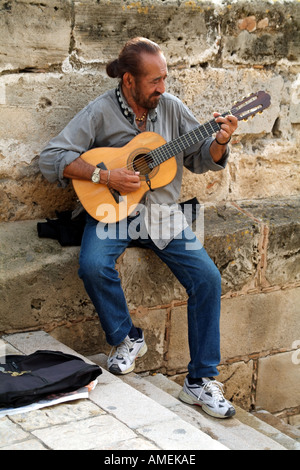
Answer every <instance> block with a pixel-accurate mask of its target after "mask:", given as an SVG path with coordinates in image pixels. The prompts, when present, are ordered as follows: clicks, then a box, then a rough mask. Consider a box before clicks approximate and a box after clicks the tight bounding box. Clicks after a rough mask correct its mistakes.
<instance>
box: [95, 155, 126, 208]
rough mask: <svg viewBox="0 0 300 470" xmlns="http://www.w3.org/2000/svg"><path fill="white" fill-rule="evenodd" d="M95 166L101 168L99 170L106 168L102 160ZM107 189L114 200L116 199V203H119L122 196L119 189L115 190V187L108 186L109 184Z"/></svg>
mask: <svg viewBox="0 0 300 470" xmlns="http://www.w3.org/2000/svg"><path fill="white" fill-rule="evenodd" d="M97 167H98V168H101V170H107V167H106V165H105V164H104V163H103V162H101V163H98V165H97ZM108 190H109V192H110V193H111V195H112V197H113V198H114V200H115V201H116V203H117V204H120V202H122V201H123V197H122V196H121V194H120V193H119V191H117V190H116V189H113V188H110V187H109V186H108Z"/></svg>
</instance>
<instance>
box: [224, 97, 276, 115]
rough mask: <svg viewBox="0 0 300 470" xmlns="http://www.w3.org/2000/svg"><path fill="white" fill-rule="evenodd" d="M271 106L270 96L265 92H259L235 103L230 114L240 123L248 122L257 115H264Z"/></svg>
mask: <svg viewBox="0 0 300 470" xmlns="http://www.w3.org/2000/svg"><path fill="white" fill-rule="evenodd" d="M270 104H271V97H270V95H269V94H268V93H266V92H264V91H258V92H257V93H251V94H250V95H249V96H247V97H246V98H243V99H242V100H241V101H238V102H237V103H235V104H234V106H233V108H231V111H230V112H231V114H232V115H233V116H235V117H237V118H238V120H239V121H246V120H247V119H248V117H249V116H252V117H253V116H255V114H257V113H262V112H263V110H264V109H266V108H268V107H269V106H270Z"/></svg>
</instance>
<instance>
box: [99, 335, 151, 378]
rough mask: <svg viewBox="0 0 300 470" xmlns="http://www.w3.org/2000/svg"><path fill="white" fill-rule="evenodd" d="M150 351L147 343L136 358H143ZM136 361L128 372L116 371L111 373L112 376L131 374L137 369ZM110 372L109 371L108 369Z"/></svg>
mask: <svg viewBox="0 0 300 470" xmlns="http://www.w3.org/2000/svg"><path fill="white" fill-rule="evenodd" d="M147 351H148V347H147V344H146V343H145V344H144V346H143V347H141V349H140V350H139V352H138V353H137V356H136V357H135V359H138V358H139V357H143V356H144V355H145V354H146V352H147ZM135 359H134V361H133V363H132V364H131V366H130V367H129V368H128V369H126V370H123V371H120V372H118V373H117V372H115V371H110V372H111V373H112V374H115V375H116V374H117V375H126V374H129V373H130V372H132V371H133V370H134V368H135ZM108 370H109V369H108Z"/></svg>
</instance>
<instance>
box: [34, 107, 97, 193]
mask: <svg viewBox="0 0 300 470" xmlns="http://www.w3.org/2000/svg"><path fill="white" fill-rule="evenodd" d="M95 136H96V129H95V123H94V118H93V115H92V113H91V112H90V111H89V108H88V107H86V108H84V109H83V110H82V111H80V112H79V113H78V114H77V115H76V116H75V117H74V118H73V119H72V120H71V121H70V122H69V124H68V125H67V126H66V127H65V128H64V129H63V131H62V132H61V133H60V134H58V136H57V137H54V138H53V139H52V140H51V141H50V142H49V143H48V144H47V145H46V147H45V148H44V149H43V150H42V152H41V153H40V159H39V167H40V170H41V172H42V174H43V175H44V177H45V178H46V179H47V180H48V181H50V182H51V183H54V182H56V181H57V182H58V184H59V186H63V187H65V186H67V184H68V181H69V180H68V179H67V178H65V177H64V169H65V167H66V166H68V165H69V164H70V163H72V162H73V161H74V160H76V159H77V158H78V157H80V155H82V153H84V152H86V151H87V150H89V149H90V148H92V147H93V143H94V140H95Z"/></svg>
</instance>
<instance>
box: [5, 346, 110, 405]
mask: <svg viewBox="0 0 300 470" xmlns="http://www.w3.org/2000/svg"><path fill="white" fill-rule="evenodd" d="M100 374H102V370H101V368H100V367H99V366H97V365H95V364H87V363H86V362H84V361H83V360H82V359H80V358H79V357H76V356H73V355H71V354H65V353H62V352H60V351H36V352H35V353H33V354H30V355H28V356H21V355H20V356H18V355H8V356H6V357H5V358H2V359H0V407H2V408H4V407H5V408H17V407H19V406H25V405H29V404H31V403H34V402H36V401H39V400H41V399H42V398H45V397H46V396H48V395H51V394H53V393H54V394H56V393H67V392H73V391H75V390H78V389H79V388H81V387H84V386H85V385H88V384H89V383H90V382H92V381H93V380H95V379H96V378H97V377H98V376H99V375H100Z"/></svg>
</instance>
